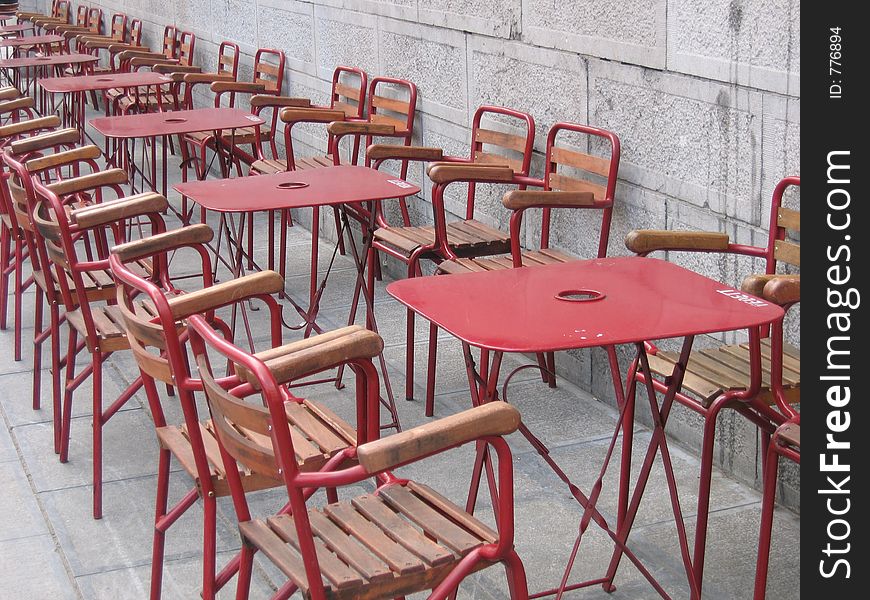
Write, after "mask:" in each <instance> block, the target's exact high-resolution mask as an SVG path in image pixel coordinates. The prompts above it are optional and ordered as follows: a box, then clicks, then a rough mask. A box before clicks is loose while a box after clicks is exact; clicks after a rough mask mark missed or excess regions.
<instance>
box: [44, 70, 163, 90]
mask: <svg viewBox="0 0 870 600" xmlns="http://www.w3.org/2000/svg"><path fill="white" fill-rule="evenodd" d="M171 81H172V79H171V78H170V77H167V76H166V75H161V74H160V73H153V72H151V71H134V72H133V73H104V74H102V75H78V76H76V77H46V78H45V79H40V80H39V85H41V86H42V89H44V90H45V91H46V92H51V93H55V94H69V93H73V92H90V91H94V90H110V89H112V88H131V87H137V86H140V85H141V86H145V85H158V84H161V83H169V82H171Z"/></svg>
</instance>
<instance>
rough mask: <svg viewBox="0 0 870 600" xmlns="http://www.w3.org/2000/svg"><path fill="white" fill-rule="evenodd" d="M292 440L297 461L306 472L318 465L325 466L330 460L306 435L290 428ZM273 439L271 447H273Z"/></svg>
mask: <svg viewBox="0 0 870 600" xmlns="http://www.w3.org/2000/svg"><path fill="white" fill-rule="evenodd" d="M290 439H291V440H292V441H293V452H295V453H296V461H297V462H298V463H299V466H300V467H304V468H303V470H304V471H311V470H313V469H316V468H317V465H318V464H319V465H323V464H324V463H326V461H327V460H328V458H329V457H328V456H327V455H326V454H324V453H323V451H322V450H320V448H318V447H317V446H315V445H314V444H312V443H311V442H310V441H309V440H308V438H307V437H305V434H304V433H302V432H301V431H299V430H298V429H296V428H295V427H293V426H292V425H291V426H290ZM271 443H272V442H271V439H270V440H269V447H271Z"/></svg>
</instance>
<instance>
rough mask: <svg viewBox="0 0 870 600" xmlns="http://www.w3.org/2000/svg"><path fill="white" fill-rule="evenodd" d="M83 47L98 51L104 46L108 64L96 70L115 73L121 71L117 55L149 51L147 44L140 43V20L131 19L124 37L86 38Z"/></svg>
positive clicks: (90, 50)
mask: <svg viewBox="0 0 870 600" xmlns="http://www.w3.org/2000/svg"><path fill="white" fill-rule="evenodd" d="M84 48H85V50H86V51H88V52H91V53H93V52H98V51H99V50H101V49H103V48H105V49H106V50H107V51H108V53H109V59H108V64H107V65H106V66H105V67H95V68H94V71H96V72H109V73H117V72H119V71H121V70H122V69H121V65H120V61H119V60H118V55H119V54H120V53H122V52H127V51H130V52H150V51H151V49H150V48H149V47H148V46H143V45H142V20H141V19H131V20H130V27H129V28H128V30H127V35H126V37H125V38H124V39H123V40H121V41H120V42H117V41H112V42H107V41H105V40H87V41H85V42H84Z"/></svg>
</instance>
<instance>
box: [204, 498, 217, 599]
mask: <svg viewBox="0 0 870 600" xmlns="http://www.w3.org/2000/svg"><path fill="white" fill-rule="evenodd" d="M202 501H203V521H202V535H203V542H202V598H203V600H214V597H215V594H216V593H217V590H216V589H215V571H216V568H217V565H216V561H217V558H216V555H217V540H216V539H215V538H216V536H217V501H216V500H215V498H214V496H212V497H209V496H205V495H204V496H203V499H202Z"/></svg>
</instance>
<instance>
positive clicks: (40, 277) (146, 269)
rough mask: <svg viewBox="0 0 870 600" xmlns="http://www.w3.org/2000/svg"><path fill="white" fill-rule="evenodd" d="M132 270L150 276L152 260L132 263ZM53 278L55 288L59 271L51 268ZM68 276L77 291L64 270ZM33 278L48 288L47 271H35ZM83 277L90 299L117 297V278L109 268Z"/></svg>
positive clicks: (89, 272) (72, 289) (73, 286)
mask: <svg viewBox="0 0 870 600" xmlns="http://www.w3.org/2000/svg"><path fill="white" fill-rule="evenodd" d="M130 268H131V270H132V271H133V272H134V273H136V274H137V275H139V276H140V277H148V276H149V275H150V274H151V271H152V266H151V261H150V260H146V259H143V260H138V261H136V262H135V263H132V264H131V265H130ZM49 272H50V274H51V277H52V279H53V280H54V289H57V287H58V285H59V282H58V279H57V271H56V270H55V269H50V270H49ZM63 274H64V277H65V278H66V282H67V285H68V286H69V290H70V292H75V281H74V280H73V278H72V277H70V276H69V275H68V274H67V273H66V272H65V271H64V272H63ZM33 279H34V280H35V281H36V284H37V285H38V286H39V287H40V288H42V289H43V290H45V289H47V285H48V282H47V281H46V280H45V272H44V271H42V270H36V271H34V272H33ZM82 279H83V280H84V284H85V292H86V293H87V295H88V299H90V300H94V301H96V300H111V299H113V298H114V297H115V280H114V278H113V277H112V273H111V271H110V270H109V269H99V270H94V271H88V272H87V273H85V274H83V276H82Z"/></svg>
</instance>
